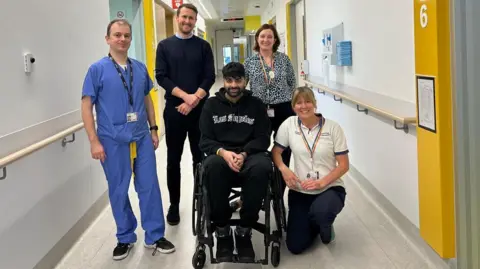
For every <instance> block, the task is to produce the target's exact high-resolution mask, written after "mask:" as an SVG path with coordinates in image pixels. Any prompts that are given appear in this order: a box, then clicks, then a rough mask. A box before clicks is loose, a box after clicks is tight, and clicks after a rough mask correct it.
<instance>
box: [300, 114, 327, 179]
mask: <svg viewBox="0 0 480 269" xmlns="http://www.w3.org/2000/svg"><path fill="white" fill-rule="evenodd" d="M324 123H325V119H324V118H323V117H322V118H321V119H320V123H319V130H318V133H317V135H316V136H315V140H314V141H313V144H312V147H310V145H309V144H308V140H307V138H306V137H305V134H304V133H303V130H302V122H301V121H300V119H299V120H298V130H299V131H300V133H301V134H302V139H303V143H304V144H305V147H306V148H307V150H308V153H309V154H310V163H311V166H310V170H309V171H308V172H307V178H306V179H307V180H308V179H313V180H318V179H320V173H319V171H316V170H315V165H314V164H315V163H314V155H315V149H316V148H317V145H318V141H320V137H321V135H322V129H323V125H324Z"/></svg>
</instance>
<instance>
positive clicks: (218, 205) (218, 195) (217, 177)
mask: <svg viewBox="0 0 480 269" xmlns="http://www.w3.org/2000/svg"><path fill="white" fill-rule="evenodd" d="M271 171H272V161H271V158H270V157H269V156H268V155H267V154H266V153H257V154H252V155H249V156H248V157H247V159H246V160H245V163H244V165H243V167H242V169H241V170H240V173H236V172H234V171H232V170H231V169H230V167H229V166H228V164H227V163H226V162H225V160H224V159H223V158H222V157H220V156H217V155H211V156H208V157H207V158H206V159H205V161H204V179H205V180H204V183H205V184H206V187H207V192H208V197H209V202H210V210H211V214H210V217H211V220H212V222H213V223H214V225H215V226H216V227H224V226H225V225H227V224H228V222H229V220H230V218H231V217H232V211H231V209H230V206H229V200H228V197H229V196H230V193H231V189H232V188H233V187H236V186H235V185H237V184H235V183H236V182H239V183H240V186H241V188H242V200H243V205H242V208H241V209H240V226H242V227H245V228H252V226H253V225H254V224H255V223H256V222H257V221H258V213H259V212H260V209H261V207H262V201H263V199H264V198H265V196H266V195H267V188H268V184H269V176H270V173H271Z"/></svg>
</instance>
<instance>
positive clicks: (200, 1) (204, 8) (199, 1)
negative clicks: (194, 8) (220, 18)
mask: <svg viewBox="0 0 480 269" xmlns="http://www.w3.org/2000/svg"><path fill="white" fill-rule="evenodd" d="M198 3H199V4H200V6H202V8H203V10H205V12H206V13H207V15H208V17H209V18H210V19H213V18H212V15H210V12H208V10H207V8H206V7H205V6H204V5H203V3H202V0H198Z"/></svg>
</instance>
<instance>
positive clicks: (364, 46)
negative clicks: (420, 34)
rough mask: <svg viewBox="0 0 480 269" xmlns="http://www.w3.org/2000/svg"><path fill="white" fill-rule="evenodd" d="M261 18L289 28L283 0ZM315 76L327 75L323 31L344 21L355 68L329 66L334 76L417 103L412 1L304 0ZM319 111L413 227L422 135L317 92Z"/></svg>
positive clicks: (356, 162) (353, 160)
mask: <svg viewBox="0 0 480 269" xmlns="http://www.w3.org/2000/svg"><path fill="white" fill-rule="evenodd" d="M274 1H275V3H274V6H275V7H276V8H275V11H273V12H272V11H271V10H267V11H266V12H265V13H264V14H263V15H262V22H266V21H268V20H269V19H271V18H272V17H273V16H276V19H277V28H279V29H282V28H286V24H285V21H286V20H285V5H284V0H274ZM304 1H306V2H305V4H306V28H307V29H306V41H307V58H308V60H309V61H310V74H311V75H313V76H321V75H322V65H321V61H320V59H321V47H322V44H321V33H322V31H323V29H325V28H330V27H333V26H335V25H337V24H338V23H341V22H343V23H344V31H345V39H346V40H351V41H352V42H353V67H351V68H338V69H337V68H336V67H332V68H331V70H330V76H331V77H333V78H335V77H338V78H342V80H343V82H344V83H346V84H348V85H352V86H355V87H359V88H363V89H365V90H369V91H373V92H377V93H379V94H384V95H388V96H391V97H393V98H397V99H401V100H405V101H408V102H411V103H414V102H415V85H414V61H415V58H414V40H413V35H414V33H413V2H412V1H395V0H387V1H385V0H365V1H357V0H345V1H336V0H304ZM317 98H318V103H319V110H320V111H321V112H322V113H323V114H325V116H326V117H328V118H331V119H332V120H335V121H337V122H339V123H340V125H341V126H342V127H343V129H344V130H345V133H346V136H347V139H348V143H349V147H350V150H351V154H350V158H351V163H352V164H353V166H355V168H357V170H359V172H360V173H362V174H363V175H364V176H365V177H366V178H367V179H368V180H369V181H370V182H371V183H372V184H373V185H374V186H375V187H376V188H377V189H378V190H379V191H380V192H382V193H383V195H384V196H385V197H386V198H387V199H389V200H390V201H391V202H392V203H393V205H394V206H396V207H397V208H398V209H399V210H400V212H402V213H403V214H404V215H405V216H406V217H407V218H408V219H409V220H410V221H411V222H412V223H413V224H415V225H417V226H418V225H419V212H418V175H417V172H418V170H417V140H416V132H415V128H413V127H410V133H409V134H405V133H403V132H402V131H399V130H395V129H394V128H393V126H392V125H393V123H392V122H391V121H385V120H381V119H379V118H377V117H374V116H373V115H369V116H365V115H364V114H362V113H359V112H357V111H356V108H355V107H352V106H348V105H346V104H341V103H339V102H334V101H333V99H332V97H331V96H329V95H327V96H326V97H325V96H323V95H317Z"/></svg>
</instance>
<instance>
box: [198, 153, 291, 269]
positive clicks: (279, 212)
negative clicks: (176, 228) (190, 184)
mask: <svg viewBox="0 0 480 269" xmlns="http://www.w3.org/2000/svg"><path fill="white" fill-rule="evenodd" d="M194 174H195V176H194V178H195V183H194V184H195V185H194V190H193V204H192V231H193V235H194V236H196V246H195V253H194V254H193V258H192V265H193V268H195V269H201V268H203V266H204V265H205V262H206V259H207V254H206V246H208V248H209V253H210V263H211V264H218V263H220V262H219V261H217V260H216V258H215V257H214V254H213V246H214V236H213V232H214V227H212V226H213V223H212V222H211V220H210V213H209V212H210V206H209V199H208V193H207V189H206V186H205V184H204V182H203V174H204V171H203V166H202V163H199V164H197V166H196V168H195V171H194ZM269 182H270V183H269V187H268V188H267V193H266V194H265V198H264V202H263V206H262V209H261V211H264V212H265V224H262V223H259V222H257V223H256V225H254V227H252V229H254V230H256V231H258V232H260V233H262V234H263V235H264V244H265V254H264V258H263V259H256V260H255V261H254V263H255V264H262V265H268V258H269V257H268V253H269V246H270V245H271V247H272V248H271V263H272V265H273V266H274V267H277V266H278V265H279V264H280V240H281V239H282V236H283V235H282V230H283V231H286V214H285V205H284V201H283V194H282V193H281V189H282V185H281V184H282V182H283V179H282V175H281V173H280V171H279V170H278V169H277V168H276V166H275V165H274V164H273V162H272V170H271V173H270V180H269ZM238 188H240V185H239V184H237V183H236V184H235V185H234V186H233V188H232V190H231V195H230V197H229V201H232V200H234V199H237V198H239V197H241V195H242V192H241V191H238V190H235V189H238ZM270 205H271V206H270ZM271 208H273V214H274V217H275V222H276V227H277V229H276V230H273V231H271V230H272V229H271V226H270V212H271ZM239 223H240V219H235V218H232V219H231V220H230V221H229V224H230V226H238V225H239ZM233 263H239V261H238V259H237V258H236V257H235V255H234V260H233Z"/></svg>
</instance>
